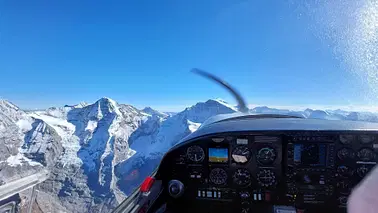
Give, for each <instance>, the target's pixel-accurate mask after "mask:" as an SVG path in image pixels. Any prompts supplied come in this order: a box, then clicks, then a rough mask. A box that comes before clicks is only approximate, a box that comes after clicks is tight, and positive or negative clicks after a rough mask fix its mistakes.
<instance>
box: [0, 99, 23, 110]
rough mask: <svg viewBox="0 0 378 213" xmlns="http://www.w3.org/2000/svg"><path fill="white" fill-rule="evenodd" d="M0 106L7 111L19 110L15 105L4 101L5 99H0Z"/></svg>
mask: <svg viewBox="0 0 378 213" xmlns="http://www.w3.org/2000/svg"><path fill="white" fill-rule="evenodd" d="M0 106H2V107H6V108H8V109H13V110H19V108H18V107H17V106H16V105H15V104H13V103H11V102H9V101H7V100H5V99H0Z"/></svg>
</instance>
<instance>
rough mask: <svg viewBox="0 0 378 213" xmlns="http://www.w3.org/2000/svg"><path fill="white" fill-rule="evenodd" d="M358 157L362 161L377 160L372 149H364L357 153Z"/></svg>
mask: <svg viewBox="0 0 378 213" xmlns="http://www.w3.org/2000/svg"><path fill="white" fill-rule="evenodd" d="M357 157H358V158H359V159H360V160H362V161H372V160H374V159H375V153H374V152H373V151H372V150H371V149H367V148H363V149H361V150H360V151H358V152H357Z"/></svg>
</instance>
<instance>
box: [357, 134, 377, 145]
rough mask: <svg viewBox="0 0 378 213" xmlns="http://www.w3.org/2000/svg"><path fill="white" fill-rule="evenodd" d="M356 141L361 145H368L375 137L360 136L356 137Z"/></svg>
mask: <svg viewBox="0 0 378 213" xmlns="http://www.w3.org/2000/svg"><path fill="white" fill-rule="evenodd" d="M358 140H359V141H360V142H361V143H363V144H368V143H371V142H373V141H374V140H375V136H374V135H360V136H358Z"/></svg>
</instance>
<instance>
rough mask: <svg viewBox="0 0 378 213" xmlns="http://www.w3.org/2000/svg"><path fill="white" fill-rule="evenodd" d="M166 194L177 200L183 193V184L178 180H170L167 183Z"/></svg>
mask: <svg viewBox="0 0 378 213" xmlns="http://www.w3.org/2000/svg"><path fill="white" fill-rule="evenodd" d="M168 193H169V195H171V197H174V198H178V197H180V196H181V195H182V194H183V193H184V184H183V183H182V182H181V181H179V180H171V181H169V183H168Z"/></svg>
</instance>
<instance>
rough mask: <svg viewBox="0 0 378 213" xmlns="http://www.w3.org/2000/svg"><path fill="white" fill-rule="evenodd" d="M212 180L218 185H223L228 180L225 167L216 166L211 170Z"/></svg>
mask: <svg viewBox="0 0 378 213" xmlns="http://www.w3.org/2000/svg"><path fill="white" fill-rule="evenodd" d="M210 180H211V182H213V183H214V184H216V185H223V184H225V183H226V181H227V173H226V171H224V169H221V168H215V169H213V170H211V172H210Z"/></svg>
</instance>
